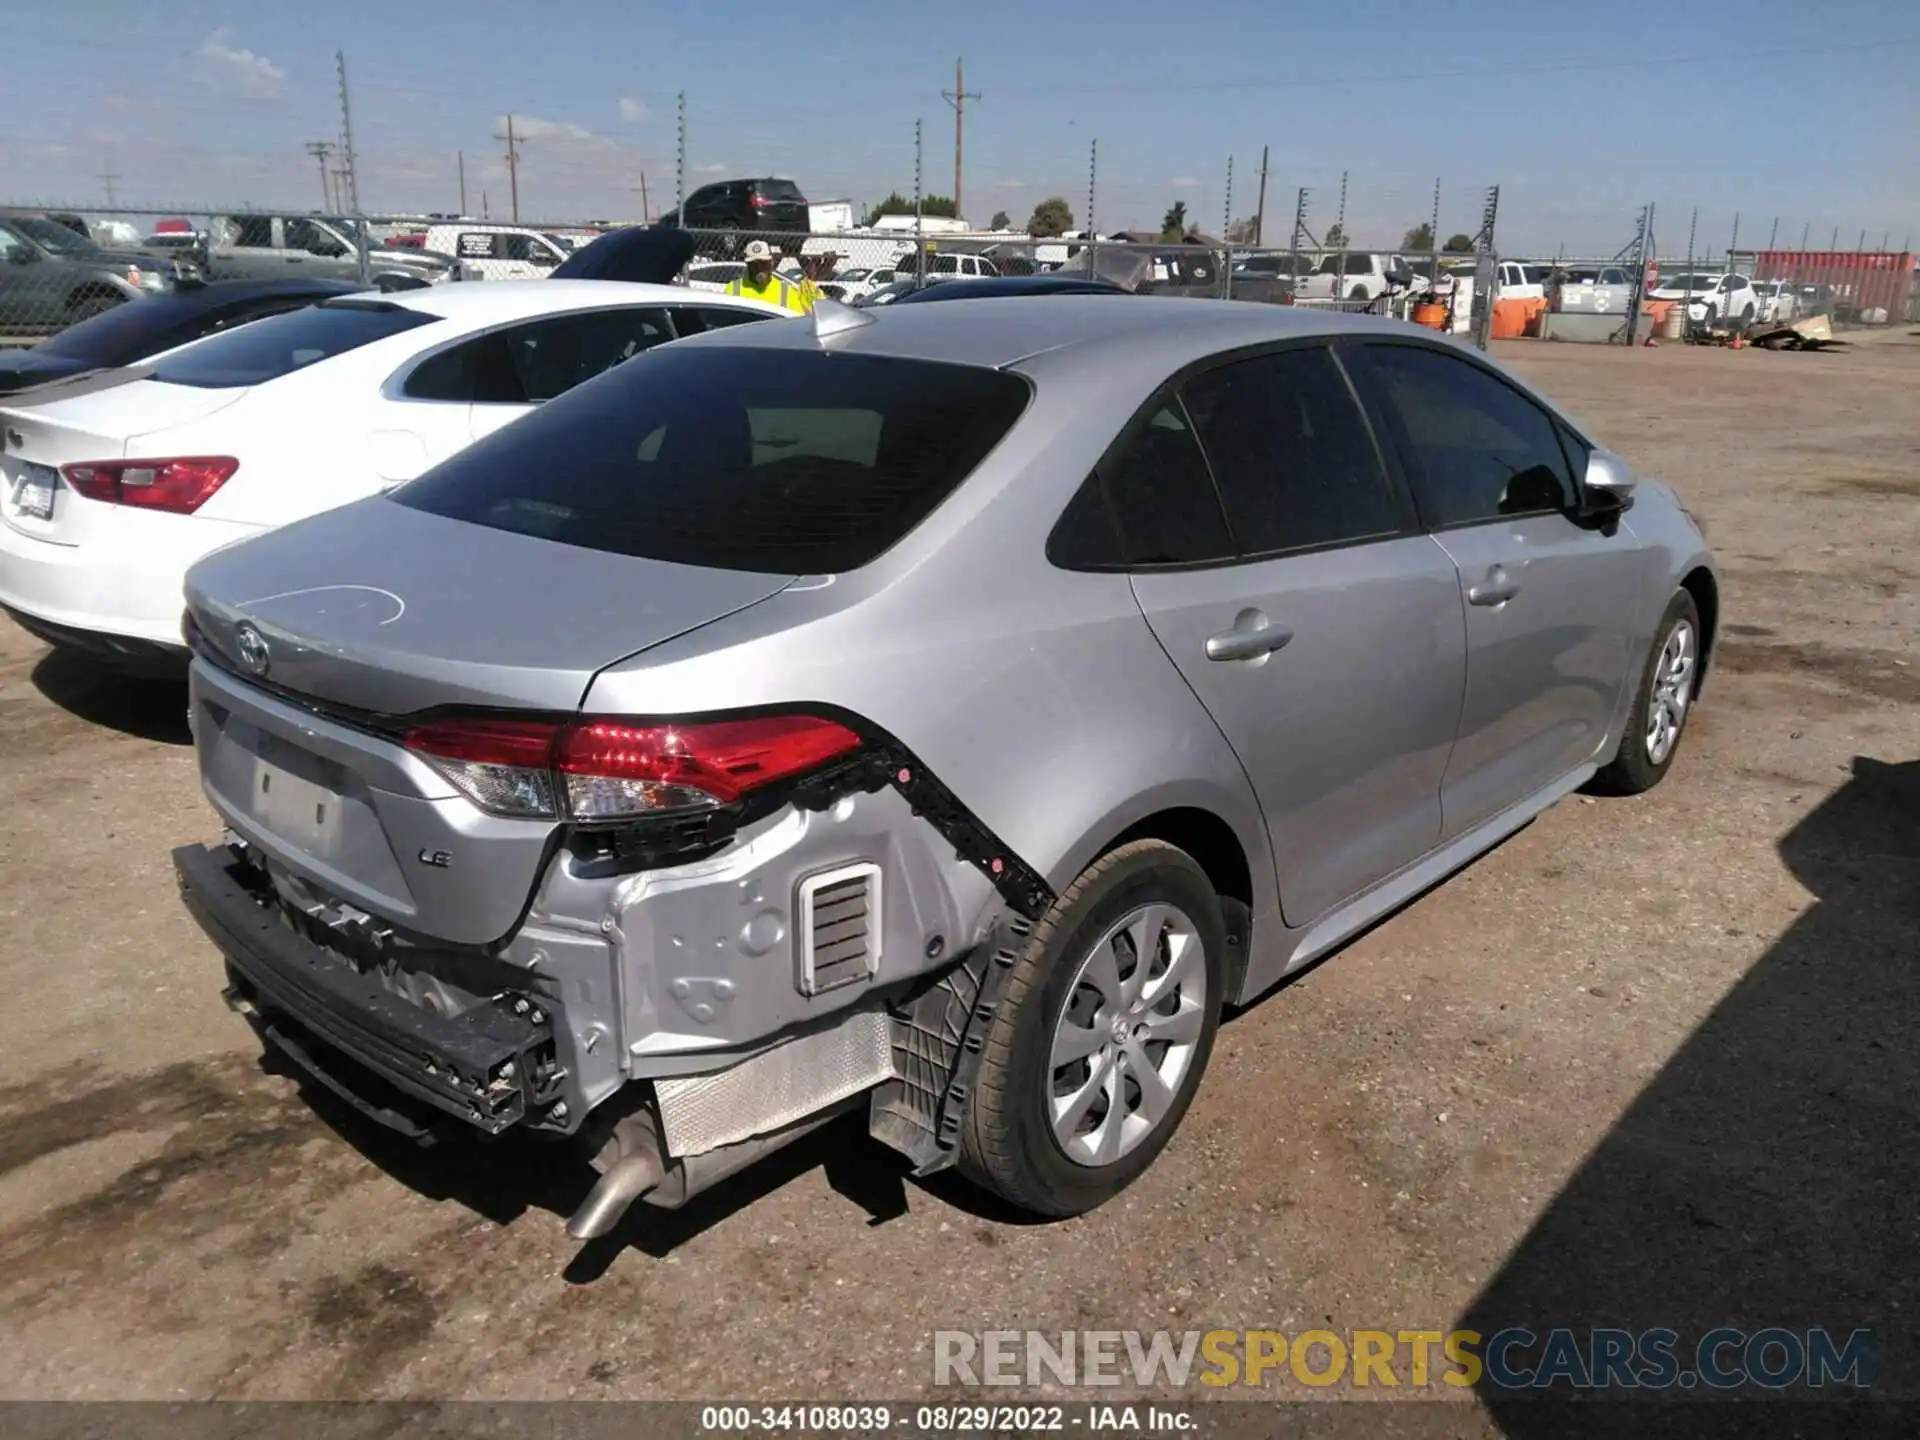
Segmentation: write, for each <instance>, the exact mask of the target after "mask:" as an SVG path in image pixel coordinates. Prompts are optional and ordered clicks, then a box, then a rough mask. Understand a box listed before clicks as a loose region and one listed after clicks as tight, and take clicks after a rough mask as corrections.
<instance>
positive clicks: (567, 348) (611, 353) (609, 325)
mask: <svg viewBox="0 0 1920 1440" xmlns="http://www.w3.org/2000/svg"><path fill="white" fill-rule="evenodd" d="M503 336H504V339H505V343H506V347H507V355H508V363H509V364H511V365H512V367H513V374H514V376H515V377H516V378H517V379H518V381H519V389H520V396H519V398H521V399H524V400H528V401H533V402H539V401H543V400H551V399H553V397H554V396H556V395H562V394H565V393H566V392H567V391H569V390H571V389H573V387H574V386H576V385H579V384H581V383H583V382H584V381H587V380H591V379H592V378H593V377H594V376H596V375H598V374H600V373H601V372H602V371H604V370H611V369H612V368H613V367H614V366H616V365H618V364H620V363H621V361H623V360H631V359H632V358H633V357H634V356H635V355H638V354H639V353H640V352H641V351H642V350H651V349H652V348H653V347H654V346H655V345H661V344H664V343H665V342H667V341H668V340H671V339H673V332H672V331H671V330H670V329H668V327H667V316H666V312H665V311H664V310H603V311H597V312H594V313H591V314H585V315H556V316H553V317H552V318H550V319H546V320H537V321H535V322H534V323H533V324H531V325H520V326H517V327H515V328H514V329H512V330H508V331H505V332H503Z"/></svg>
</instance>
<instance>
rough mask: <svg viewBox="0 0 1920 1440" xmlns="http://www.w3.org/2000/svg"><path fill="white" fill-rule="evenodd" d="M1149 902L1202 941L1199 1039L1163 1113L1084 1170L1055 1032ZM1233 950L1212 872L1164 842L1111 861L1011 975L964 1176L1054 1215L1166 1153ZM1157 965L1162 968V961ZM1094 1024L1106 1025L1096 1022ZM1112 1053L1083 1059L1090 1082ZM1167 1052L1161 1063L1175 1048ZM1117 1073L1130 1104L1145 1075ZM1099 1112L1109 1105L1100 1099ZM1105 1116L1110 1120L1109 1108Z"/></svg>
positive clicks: (981, 1078) (1103, 862)
mask: <svg viewBox="0 0 1920 1440" xmlns="http://www.w3.org/2000/svg"><path fill="white" fill-rule="evenodd" d="M1149 904H1161V905H1168V906H1172V907H1174V908H1175V909H1176V910H1178V911H1180V912H1183V913H1184V915H1185V917H1186V918H1187V919H1188V920H1189V921H1190V922H1191V923H1192V926H1193V929H1194V932H1195V933H1196V935H1197V937H1198V940H1199V944H1200V947H1201V953H1200V956H1199V957H1198V963H1199V965H1200V966H1201V973H1202V974H1204V976H1205V993H1204V998H1203V1000H1202V1001H1201V1003H1200V1005H1199V1009H1200V1011H1201V1014H1200V1019H1199V1033H1198V1035H1197V1037H1196V1038H1195V1039H1194V1041H1193V1042H1192V1044H1193V1050H1192V1052H1191V1054H1190V1057H1189V1058H1188V1061H1187V1064H1186V1066H1185V1069H1184V1071H1183V1072H1182V1073H1181V1075H1180V1076H1179V1078H1178V1080H1177V1082H1176V1084H1177V1088H1175V1089H1174V1090H1173V1096H1172V1102H1171V1103H1170V1104H1169V1105H1168V1107H1167V1108H1166V1111H1165V1113H1164V1114H1163V1115H1162V1116H1161V1118H1160V1119H1159V1120H1158V1121H1156V1122H1154V1123H1153V1126H1152V1128H1151V1129H1150V1130H1149V1131H1148V1132H1147V1133H1146V1134H1145V1135H1143V1136H1142V1137H1141V1138H1140V1139H1139V1140H1138V1141H1137V1142H1136V1143H1135V1144H1134V1145H1133V1148H1132V1149H1130V1150H1127V1151H1126V1152H1125V1153H1124V1154H1122V1155H1120V1156H1119V1158H1118V1159H1116V1160H1113V1161H1112V1162H1111V1163H1107V1164H1093V1163H1085V1162H1082V1161H1078V1160H1075V1159H1072V1158H1070V1157H1069V1156H1068V1154H1067V1151H1066V1148H1065V1147H1064V1146H1063V1145H1062V1143H1061V1141H1060V1140H1059V1139H1058V1138H1056V1136H1055V1133H1054V1126H1053V1121H1052V1117H1051V1115H1050V1114H1049V1103H1050V1101H1051V1100H1052V1099H1053V1098H1054V1095H1055V1085H1056V1081H1057V1079H1058V1075H1059V1074H1060V1073H1065V1071H1064V1070H1063V1071H1061V1072H1056V1068H1055V1067H1054V1065H1053V1064H1052V1063H1051V1062H1052V1052H1053V1041H1054V1036H1055V1031H1056V1028H1057V1027H1058V1026H1059V1024H1060V1022H1061V1017H1062V1012H1063V1011H1064V1010H1065V1009H1066V1007H1067V1006H1068V1005H1069V1003H1073V1004H1075V1005H1076V1006H1081V1005H1084V1003H1085V1001H1086V997H1087V996H1088V995H1089V994H1091V993H1093V992H1092V990H1091V987H1089V986H1086V985H1082V986H1076V985H1075V983H1074V982H1075V980H1076V979H1077V978H1078V975H1079V971H1080V969H1081V966H1082V963H1083V962H1084V961H1085V960H1086V959H1087V958H1088V957H1089V955H1090V954H1091V953H1092V952H1093V949H1094V947H1095V945H1096V944H1097V943H1098V942H1099V941H1100V939H1101V937H1102V936H1103V935H1105V934H1106V933H1107V932H1108V931H1109V930H1110V929H1111V928H1112V927H1113V926H1114V925H1115V924H1116V923H1117V922H1118V921H1120V920H1121V919H1123V918H1124V917H1126V916H1127V915H1129V914H1130V913H1131V912H1133V911H1135V910H1136V909H1138V908H1140V907H1141V906H1144V905H1149ZM1115 953H1116V954H1119V953H1121V952H1119V951H1118V950H1116V951H1115ZM1127 953H1129V954H1130V953H1131V952H1130V951H1129V952H1127ZM1225 954H1226V927H1225V923H1224V921H1223V920H1222V918H1221V913H1220V900H1219V897H1218V896H1217V895H1216V894H1215V893H1214V890H1213V886H1212V884H1211V883H1210V882H1209V881H1208V879H1207V876H1206V872H1205V871H1203V870H1202V869H1201V868H1200V866H1199V865H1198V864H1197V863H1196V862H1195V861H1194V859H1193V858H1192V857H1191V856H1190V855H1188V854H1187V853H1186V852H1185V851H1184V850H1180V849H1178V848H1177V847H1175V846H1172V845H1168V844H1166V843H1164V842H1162V841H1158V840H1138V841H1134V842H1133V843H1131V844H1128V845H1123V846H1121V847H1120V848H1119V849H1118V850H1114V851H1112V852H1111V853H1109V854H1107V855H1104V856H1102V857H1101V858H1100V859H1099V860H1098V861H1096V862H1095V863H1094V864H1093V865H1092V866H1090V867H1089V868H1088V869H1087V870H1086V871H1085V872H1084V873H1083V874H1082V875H1081V876H1080V878H1079V879H1077V880H1075V881H1074V882H1073V884H1072V885H1070V886H1069V887H1068V888H1067V890H1066V892H1065V893H1064V894H1062V895H1061V896H1060V897H1059V899H1057V900H1056V901H1055V902H1054V905H1053V908H1052V909H1051V910H1049V911H1048V912H1047V914H1046V916H1045V917H1044V918H1043V919H1042V920H1041V921H1040V923H1039V924H1038V925H1036V926H1035V927H1034V931H1033V934H1032V936H1031V937H1030V938H1029V940H1028V943H1027V947H1026V950H1025V951H1024V953H1023V954H1022V955H1021V956H1020V958H1019V959H1018V960H1017V961H1015V962H1014V966H1013V971H1012V973H1011V974H1010V975H1008V977H1007V988H1006V993H1005V994H1004V996H1003V997H1002V999H1001V1001H1000V1003H999V1005H998V1006H997V1007H996V1009H995V1011H994V1016H993V1022H992V1024H991V1025H990V1026H989V1028H988V1030H987V1035H986V1043H985V1046H984V1048H983V1050H982V1053H981V1057H980V1070H979V1075H978V1077H977V1079H976V1081H975V1083H974V1088H973V1097H972V1101H971V1103H970V1104H969V1106H968V1108H967V1116H966V1124H965V1126H964V1128H963V1130H962V1133H961V1139H960V1157H959V1159H960V1168H961V1172H962V1173H963V1174H965V1175H966V1176H967V1177H968V1178H969V1179H971V1180H973V1181H974V1182H975V1183H976V1184H979V1185H981V1186H983V1187H985V1188H986V1189H988V1190H991V1191H993V1192H994V1193H995V1194H997V1195H999V1196H1000V1197H1001V1198H1003V1199H1005V1200H1007V1201H1009V1202H1010V1203H1012V1204H1014V1205H1017V1206H1019V1207H1020V1208H1021V1209H1023V1210H1029V1211H1032V1212H1034V1213H1036V1214H1040V1215H1049V1216H1064V1215H1078V1214H1082V1213H1083V1212H1085V1211H1088V1210H1091V1209H1093V1208H1094V1207H1095V1206H1097V1205H1100V1204H1102V1203H1104V1202H1105V1201H1107V1200H1110V1199H1112V1198H1113V1197H1114V1196H1115V1195H1117V1194H1119V1193H1120V1192H1121V1191H1122V1190H1124V1189H1125V1188H1126V1187H1127V1186H1128V1185H1130V1184H1132V1183H1133V1181H1134V1180H1136V1179H1137V1178H1139V1176H1140V1175H1141V1174H1142V1172H1144V1171H1145V1170H1146V1168H1147V1167H1148V1166H1149V1165H1151V1164H1152V1163H1153V1161H1154V1158H1155V1157H1156V1156H1158V1155H1159V1153H1160V1151H1161V1150H1162V1149H1163V1148H1165V1146H1166V1143H1167V1140H1168V1139H1169V1138H1170V1137H1171V1136H1172V1134H1173V1132H1174V1131H1175V1130H1176V1129H1177V1128H1178V1127H1179V1124H1180V1120H1181V1118H1182V1117H1183V1116H1184V1115H1185V1114H1186V1110H1187V1106H1188V1105H1189V1104H1190V1103H1191V1102H1192V1099H1193V1096H1194V1092H1195V1091H1196V1090H1198V1088H1199V1086H1200V1081H1201V1079H1202V1077H1203V1076H1204V1075H1205V1073H1206V1067H1207V1060H1208V1057H1209V1056H1210V1055H1211V1054H1212V1052H1213V1038H1214V1032H1215V1031H1216V1030H1217V1028H1218V1027H1219V1024H1220V1003H1221V999H1222V996H1221V990H1222V987H1223V985H1224V984H1225V966H1224V964H1223V960H1224V957H1225ZM1148 963H1149V964H1157V963H1158V955H1157V954H1156V956H1155V957H1154V958H1153V959H1150V960H1149V962H1148ZM1132 973H1135V972H1132V971H1131V970H1130V971H1129V976H1130V975H1131V974H1132ZM1150 973H1161V972H1160V971H1153V972H1150ZM1122 978H1123V980H1124V979H1125V978H1128V977H1122ZM1094 1028H1095V1029H1096V1030H1098V1028H1099V1026H1098V1023H1097V1022H1096V1023H1095V1025H1094ZM1137 1038H1138V1032H1136V1039H1137ZM1113 1049H1114V1047H1113V1046H1109V1045H1103V1046H1102V1047H1101V1055H1100V1056H1093V1057H1090V1058H1088V1059H1086V1060H1083V1061H1080V1062H1076V1063H1077V1064H1080V1065H1085V1066H1088V1067H1089V1069H1088V1072H1087V1074H1088V1081H1089V1083H1091V1080H1092V1074H1093V1072H1092V1070H1091V1067H1092V1066H1093V1065H1095V1064H1096V1063H1099V1062H1100V1060H1101V1058H1102V1057H1103V1056H1105V1055H1106V1054H1107V1053H1108V1052H1109V1051H1110V1050H1113ZM1128 1053H1146V1052H1145V1051H1144V1050H1141V1051H1137V1052H1128ZM1160 1053H1161V1055H1162V1057H1164V1056H1165V1055H1166V1054H1167V1053H1168V1052H1166V1051H1162V1052H1160ZM1117 1074H1118V1077H1119V1083H1120V1084H1121V1086H1122V1087H1125V1086H1129V1085H1131V1086H1133V1087H1134V1089H1133V1090H1131V1091H1129V1090H1126V1089H1124V1088H1123V1089H1122V1092H1121V1093H1122V1095H1123V1097H1125V1098H1126V1099H1128V1100H1135V1101H1137V1100H1138V1099H1139V1091H1138V1081H1137V1079H1129V1078H1128V1076H1127V1072H1126V1071H1124V1070H1120V1071H1118V1072H1117ZM1069 1083H1071V1081H1069ZM1095 1106H1096V1108H1098V1107H1099V1106H1100V1101H1099V1100H1098V1099H1096V1101H1095ZM1105 1113H1107V1115H1108V1120H1109V1121H1110V1120H1111V1118H1112V1117H1111V1113H1110V1111H1108V1112H1105ZM1096 1128H1097V1127H1096Z"/></svg>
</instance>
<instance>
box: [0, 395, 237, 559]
mask: <svg viewBox="0 0 1920 1440" xmlns="http://www.w3.org/2000/svg"><path fill="white" fill-rule="evenodd" d="M246 393H247V392H246V391H245V390H244V389H237V390H203V389H199V388H196V387H193V386H187V385H163V384H161V383H160V382H159V381H157V380H146V379H141V378H139V372H134V371H125V370H109V371H103V372H100V373H98V374H93V375H79V376H75V377H74V378H73V379H72V380H71V381H66V382H57V383H56V384H54V385H51V386H48V387H46V388H45V389H42V390H37V391H34V392H32V393H31V394H23V395H15V396H10V397H8V400H7V403H5V404H4V405H0V520H4V521H5V523H6V524H7V525H9V526H11V527H12V528H13V529H15V530H18V531H20V532H21V533H22V534H26V535H31V536H33V537H34V538H35V539H36V540H45V541H48V542H49V543H51V544H55V545H68V546H80V545H84V544H86V543H87V541H88V540H89V539H90V538H95V537H97V536H99V535H101V534H103V533H105V532H106V531H107V530H110V529H112V528H113V527H116V526H118V525H119V524H120V523H121V522H122V520H123V519H124V513H123V512H122V509H121V507H120V506H117V505H109V504H106V503H104V502H102V501H99V500H89V499H88V498H87V497H86V496H84V495H82V494H80V493H79V492H78V491H76V490H74V489H73V488H72V487H71V486H69V485H68V484H67V483H66V481H65V480H63V479H61V478H59V473H58V472H59V469H60V467H61V466H62V465H71V464H75V463H77V462H80V461H86V460H115V459H122V458H125V457H128V456H129V455H131V454H132V453H133V450H134V442H136V441H138V440H140V439H141V438H142V437H144V436H150V435H155V433H156V432H158V431H164V430H167V429H171V428H173V427H175V426H180V425H187V424H190V423H192V422H193V421H196V420H201V419H204V418H205V417H206V416H209V415H212V414H213V413H215V412H216V411H219V410H223V409H225V408H226V407H227V406H229V405H231V404H233V403H234V402H235V401H236V400H238V399H240V397H241V396H243V395H245V394H246ZM156 443H158V444H160V445H161V448H162V449H164V448H165V447H164V436H159V437H157V438H156ZM156 458H157V453H156ZM36 489H38V490H46V489H51V491H52V492H53V498H52V509H53V514H52V515H51V516H50V517H47V516H44V515H43V514H41V513H40V512H41V509H42V508H43V507H41V506H39V505H37V504H35V503H32V502H31V501H30V500H29V498H28V497H29V495H30V494H31V492H32V491H33V490H36Z"/></svg>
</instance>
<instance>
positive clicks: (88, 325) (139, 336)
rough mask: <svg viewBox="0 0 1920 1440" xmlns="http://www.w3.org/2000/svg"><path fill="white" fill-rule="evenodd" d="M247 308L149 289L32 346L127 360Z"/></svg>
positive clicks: (103, 360)
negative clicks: (230, 309)
mask: <svg viewBox="0 0 1920 1440" xmlns="http://www.w3.org/2000/svg"><path fill="white" fill-rule="evenodd" d="M301 303H304V302H301V301H289V302H288V303H287V305H286V306H283V307H282V308H292V306H294V305H298V304H301ZM252 313H253V312H252V311H251V310H250V309H241V310H240V311H239V312H238V313H237V314H234V313H225V312H215V311H209V310H208V309H207V308H206V306H205V305H204V304H203V303H202V302H201V301H200V299H199V298H198V294H197V292H193V291H188V292H184V293H182V294H180V295H177V296H176V295H150V296H148V297H147V298H146V299H144V300H142V301H141V302H140V303H139V304H138V305H116V306H114V307H113V309H111V310H109V311H107V312H106V313H105V314H103V315H96V316H94V317H93V318H92V319H91V320H82V321H81V322H80V323H79V324H78V325H69V326H68V327H67V328H66V329H64V330H62V331H61V332H60V333H59V334H58V335H55V336H54V337H53V338H52V339H50V340H43V341H41V342H40V343H39V344H38V345H36V346H35V347H34V348H35V350H37V351H38V352H39V353H40V354H43V355H58V356H60V357H61V358H63V359H67V360H81V361H85V362H86V363H87V364H89V365H131V364H132V363H133V362H134V361H135V360H138V359H140V358H141V357H142V356H145V355H152V354H155V353H156V352H158V351H161V350H165V349H167V348H169V347H170V346H173V345H178V344H181V343H183V342H185V341H187V340H191V339H192V338H193V337H194V336H195V335H196V334H200V333H203V332H204V331H208V330H214V329H217V328H218V326H219V322H220V321H221V320H222V319H223V318H224V320H225V321H226V322H227V323H231V322H232V321H233V320H236V319H241V318H248V317H250V316H251V315H252Z"/></svg>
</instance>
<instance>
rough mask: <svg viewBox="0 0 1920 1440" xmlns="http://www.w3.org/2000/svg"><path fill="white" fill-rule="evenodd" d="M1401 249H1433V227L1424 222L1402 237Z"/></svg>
mask: <svg viewBox="0 0 1920 1440" xmlns="http://www.w3.org/2000/svg"><path fill="white" fill-rule="evenodd" d="M1400 248H1401V249H1402V250H1415V251H1419V250H1431V249H1433V226H1431V225H1429V224H1428V223H1427V222H1426V221H1424V220H1422V221H1421V222H1420V223H1419V224H1418V225H1416V226H1414V227H1413V228H1412V229H1411V230H1409V231H1407V233H1406V234H1405V235H1402V236H1401V237H1400Z"/></svg>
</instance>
